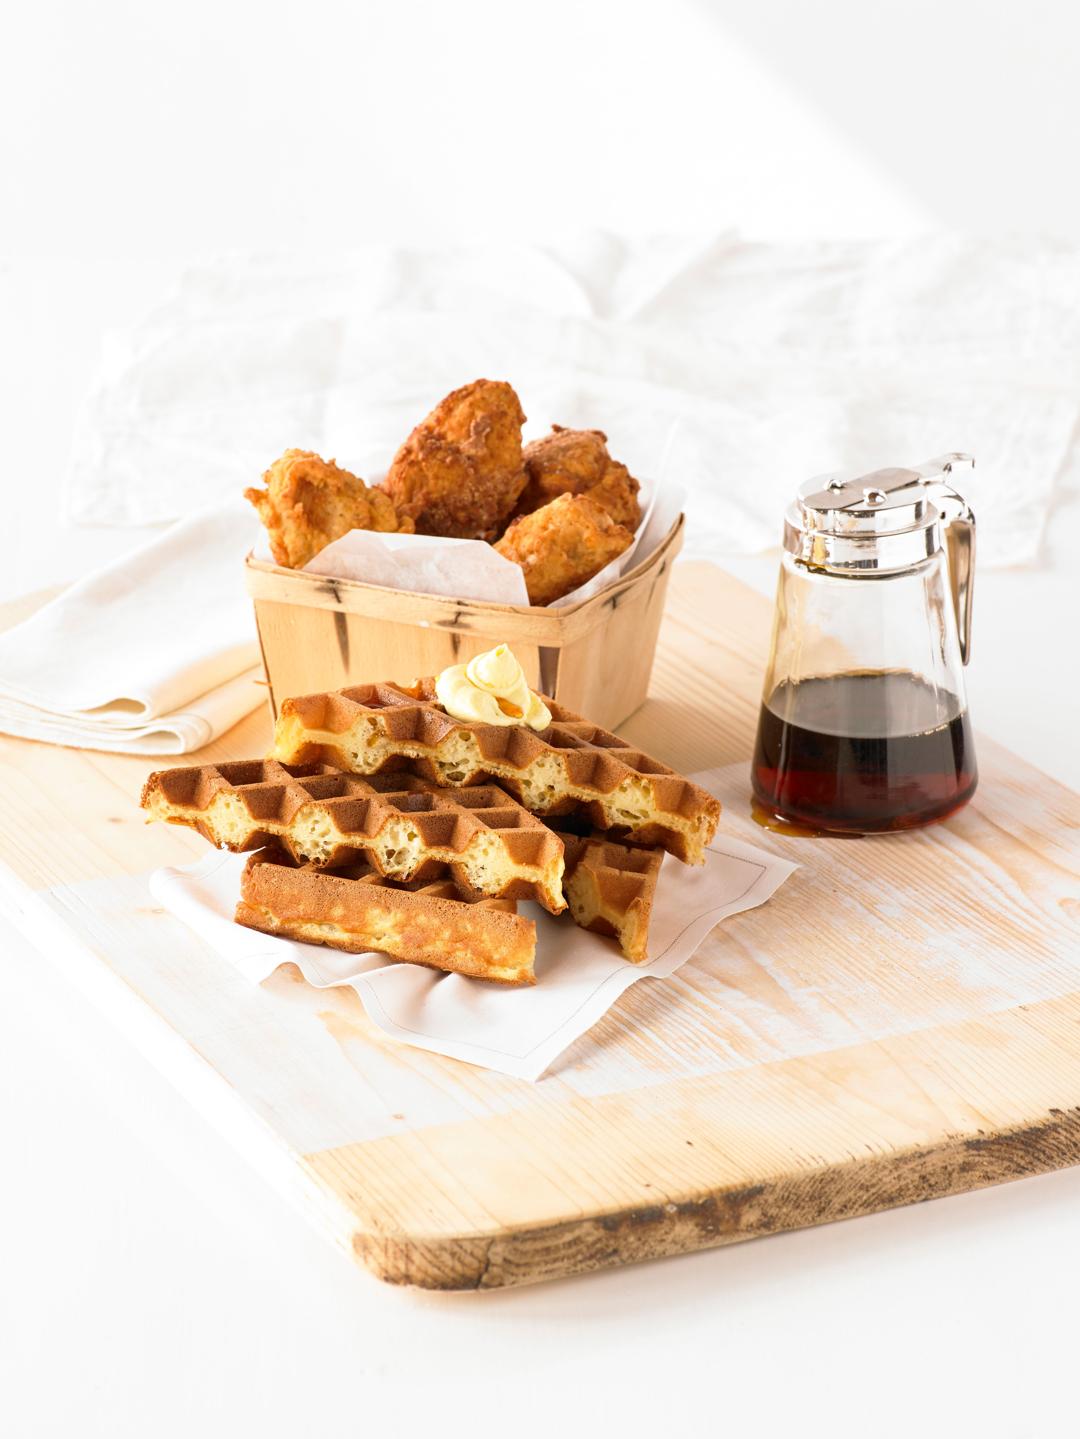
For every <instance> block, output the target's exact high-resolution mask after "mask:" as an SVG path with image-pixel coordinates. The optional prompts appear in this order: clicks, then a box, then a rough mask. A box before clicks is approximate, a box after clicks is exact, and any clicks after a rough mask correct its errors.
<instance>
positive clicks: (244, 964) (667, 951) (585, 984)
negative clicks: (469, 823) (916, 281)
mask: <svg viewBox="0 0 1080 1439" xmlns="http://www.w3.org/2000/svg"><path fill="white" fill-rule="evenodd" d="M695 778H696V780H697V782H698V783H699V784H702V785H704V786H705V787H706V788H708V787H709V783H710V781H715V780H716V778H717V773H716V772H715V771H713V772H710V773H708V774H704V775H697V776H695ZM246 861H247V856H246V855H236V854H220V853H217V852H215V853H213V854H209V855H207V856H206V858H205V859H202V860H200V861H199V862H198V863H196V864H193V865H189V866H186V867H185V868H182V869H159V870H156V871H155V872H154V873H153V874H152V875H151V877H150V891H151V893H152V894H153V896H154V898H155V899H156V900H157V901H158V902H159V903H160V904H162V905H164V907H165V908H166V909H168V910H170V911H171V912H172V913H173V914H175V915H176V916H177V918H178V919H181V920H183V921H184V923H185V924H187V925H188V926H189V927H190V928H191V929H192V930H194V931H195V933H196V934H198V935H199V937H200V938H201V939H203V940H204V941H205V942H206V943H207V944H208V945H209V946H210V947H211V949H213V950H215V951H216V953H217V954H219V955H220V956H221V958H222V959H223V960H225V961H226V962H227V963H228V964H230V965H232V966H234V967H235V968H236V969H237V970H238V971H239V972H240V973H241V974H242V975H243V976H244V978H245V979H247V980H248V981H250V982H251V983H252V984H260V983H261V982H262V981H263V980H264V979H268V978H269V976H270V975H271V974H273V973H274V971H275V970H276V969H278V968H280V966H281V965H283V964H289V963H292V964H295V965H297V966H298V968H299V969H300V971H301V973H302V974H303V976H304V978H305V979H306V980H307V982H308V983H309V984H311V985H314V986H315V987H316V988H317V989H329V988H333V987H335V986H337V985H348V986H350V987H351V988H352V989H353V990H355V992H356V993H357V994H358V995H359V997H360V1000H361V1002H362V1003H363V1005H364V1008H365V1009H366V1010H367V1014H368V1018H369V1019H371V1021H372V1022H373V1023H374V1024H376V1025H377V1026H378V1027H379V1028H380V1029H381V1030H383V1031H384V1032H385V1033H386V1034H389V1035H392V1036H393V1038H395V1039H398V1040H400V1041H402V1043H404V1044H411V1045H415V1046H416V1047H418V1048H420V1049H428V1050H432V1051H433V1052H434V1053H436V1054H446V1055H449V1056H450V1057H451V1058H453V1059H461V1060H465V1061H466V1062H467V1063H469V1064H477V1065H480V1066H482V1067H483V1068H485V1069H495V1070H498V1071H499V1072H500V1073H502V1074H512V1075H515V1076H516V1077H517V1078H519V1079H530V1080H533V1079H539V1078H540V1076H541V1075H542V1074H543V1073H544V1071H545V1070H546V1069H548V1068H549V1067H550V1065H551V1064H552V1063H553V1061H554V1060H555V1059H557V1058H558V1056H559V1055H560V1054H561V1053H562V1052H563V1050H565V1049H567V1048H568V1047H569V1045H570V1044H572V1043H573V1041H574V1040H575V1039H577V1038H578V1036H579V1035H582V1034H584V1033H585V1031H586V1030H588V1029H591V1028H592V1026H593V1025H594V1024H596V1023H597V1021H598V1020H600V1019H601V1018H602V1017H603V1015H605V1014H606V1013H607V1011H608V1010H609V1009H610V1008H611V1006H612V1005H613V1004H614V1003H615V1001H616V1000H617V999H618V997H619V995H620V994H622V993H623V991H624V990H625V989H628V988H629V987H630V985H632V984H636V983H637V981H638V980H639V979H646V978H650V977H651V978H654V979H665V978H667V976H668V975H671V974H674V973H675V971H676V970H677V969H679V968H680V967H681V966H682V965H683V964H685V963H686V961H687V960H688V959H690V958H691V956H692V955H693V953H694V951H695V950H696V949H697V948H698V946H699V945H700V944H701V942H702V940H703V939H704V938H705V937H706V935H708V934H709V933H710V931H711V930H712V929H713V928H714V927H715V925H716V924H717V923H718V922H719V921H720V920H722V919H726V918H727V917H728V915H732V914H739V913H741V912H742V911H743V910H746V909H753V908H755V907H756V906H757V905H759V904H764V903H765V901H766V900H767V899H769V897H770V896H771V895H772V894H774V893H775V892H776V890H777V889H779V887H780V885H781V884H783V882H784V880H786V879H787V877H788V876H789V875H790V874H791V873H792V872H793V871H794V870H795V869H796V868H797V866H796V865H794V864H791V863H790V862H789V861H787V860H784V859H779V858H778V857H777V856H776V855H771V854H766V853H765V851H763V850H759V849H756V848H755V847H754V846H752V845H749V844H745V843H744V842H743V841H741V840H737V839H734V838H733V837H731V836H730V835H726V834H722V835H718V836H717V837H716V839H715V840H714V841H713V842H712V844H711V845H710V846H709V849H708V853H707V856H706V862H705V864H704V866H702V867H697V866H690V865H685V864H680V863H679V861H678V860H675V859H672V858H671V857H670V856H667V857H666V858H665V860H664V864H663V868H662V870H661V872H660V879H659V882H658V884H657V887H656V899H655V901H654V904H653V912H652V919H651V924H650V927H649V931H650V949H651V951H652V953H653V954H654V955H655V958H654V959H652V960H650V961H649V962H648V963H647V964H641V965H634V964H629V963H628V962H627V961H626V960H625V959H623V957H622V956H621V954H620V953H619V950H618V947H617V946H616V944H615V943H614V941H613V940H608V939H605V938H603V937H602V936H600V935H595V934H590V933H587V932H585V931H584V930H580V929H578V928H577V926H576V925H575V924H574V923H573V921H572V920H571V919H570V917H569V916H568V915H562V916H560V917H558V918H556V917H555V916H553V915H550V914H548V913H547V912H546V911H545V910H542V909H541V908H540V907H539V905H534V904H522V905H521V906H520V913H522V914H524V915H528V917H529V918H531V919H535V920H536V931H537V947H536V973H537V979H538V983H537V984H536V985H535V986H530V987H528V988H520V989H511V988H503V987H502V986H500V985H495V984H485V983H483V982H482V981H478V980H474V979H468V978H466V977H465V976H464V975H460V974H441V973H439V972H438V971H435V970H430V969H424V968H422V967H421V966H419V965H415V964H396V963H394V962H393V961H391V960H388V959H387V958H386V956H385V955H380V954H359V955H358V954H345V953H343V952H341V951H339V950H334V949H327V948H324V947H322V946H321V945H314V944H301V943H299V942H297V941H295V940H290V939H278V938H276V937H275V936H273V935H267V934H262V933H260V932H259V931H257V930H251V929H245V928H244V927H243V926H242V925H239V924H236V923H234V921H233V912H234V911H235V909H236V901H237V899H238V897H239V894H240V874H241V871H242V870H243V868H244V865H245V863H246Z"/></svg>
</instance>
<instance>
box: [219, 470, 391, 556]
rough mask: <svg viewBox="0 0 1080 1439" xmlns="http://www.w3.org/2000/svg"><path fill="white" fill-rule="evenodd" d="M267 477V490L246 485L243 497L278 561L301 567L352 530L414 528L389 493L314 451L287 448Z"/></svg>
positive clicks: (265, 481)
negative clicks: (398, 510)
mask: <svg viewBox="0 0 1080 1439" xmlns="http://www.w3.org/2000/svg"><path fill="white" fill-rule="evenodd" d="M263 482H264V484H265V485H266V489H265V490H256V489H248V490H245V491H244V498H245V499H248V500H250V501H251V503H252V504H253V505H254V506H255V508H256V509H257V510H258V512H259V518H260V519H261V520H262V522H263V524H264V525H265V526H266V532H267V535H268V536H269V539H270V552H271V554H272V555H273V556H274V560H275V562H276V563H277V564H279V565H287V566H289V568H290V569H294V570H298V569H301V568H302V567H303V566H304V565H306V564H307V562H308V560H310V559H312V558H314V556H315V555H317V554H318V553H319V551H320V550H322V549H325V548H326V546H327V545H328V544H329V543H330V542H331V540H336V539H340V537H341V536H342V535H346V534H348V532H349V531H350V530H381V531H383V532H384V533H385V532H387V531H394V530H398V531H402V532H404V533H406V534H411V533H412V531H413V523H412V520H410V519H408V518H407V517H406V516H404V515H399V514H398V512H397V510H396V508H395V507H394V502H393V501H392V500H391V499H390V497H389V495H386V494H384V493H383V491H382V490H380V489H377V488H376V487H375V486H374V485H371V486H368V485H365V484H364V482H363V480H361V479H360V478H359V477H358V476H357V475H352V474H350V473H349V471H348V470H342V469H339V468H338V465H337V463H336V462H335V461H334V460H324V459H322V458H321V457H320V456H319V455H317V454H315V452H314V451H313V450H286V451H285V453H284V454H283V455H282V457H281V459H280V460H275V461H274V463H273V464H272V465H271V466H270V468H269V469H268V470H267V472H266V474H265V475H263Z"/></svg>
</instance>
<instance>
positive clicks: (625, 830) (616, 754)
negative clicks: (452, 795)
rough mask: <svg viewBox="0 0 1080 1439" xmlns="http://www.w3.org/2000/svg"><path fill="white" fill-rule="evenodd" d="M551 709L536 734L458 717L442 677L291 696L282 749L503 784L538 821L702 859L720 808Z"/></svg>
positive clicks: (442, 778) (279, 736) (659, 767)
mask: <svg viewBox="0 0 1080 1439" xmlns="http://www.w3.org/2000/svg"><path fill="white" fill-rule="evenodd" d="M549 707H550V709H551V715H552V723H551V724H550V725H549V726H548V727H547V729H545V730H542V731H540V732H539V733H538V732H537V731H536V730H532V729H528V728H527V727H525V726H524V725H488V724H475V723H462V722H460V721H458V720H455V719H452V718H451V716H450V715H448V714H447V713H446V711H445V710H444V709H443V708H442V706H441V705H439V704H437V703H436V702H435V700H434V681H433V680H418V681H417V683H416V684H415V685H413V686H412V687H411V688H408V689H405V688H403V687H401V686H399V685H393V684H377V685H360V686H358V687H357V688H355V689H346V690H338V691H337V692H335V693H331V694H317V695H306V696H304V697H303V698H300V699H288V700H286V701H285V703H284V704H283V705H282V707H281V714H280V715H279V717H278V722H277V728H276V731H275V735H274V748H273V754H274V757H275V758H276V759H278V760H281V761H283V762H285V763H287V764H288V763H300V762H304V761H312V760H324V761H329V762H330V763H333V764H337V765H340V766H341V768H342V769H347V770H351V771H354V772H355V773H358V774H373V773H377V772H379V771H381V770H384V769H386V768H388V767H394V766H397V767H399V768H404V767H406V766H407V767H408V768H409V769H411V770H412V771H414V772H416V773H419V774H422V775H424V776H426V777H427V778H429V779H431V780H433V781H434V782H435V783H437V784H440V785H468V784H474V783H475V782H476V781H478V780H485V779H489V780H491V779H493V780H497V781H498V783H499V784H500V785H502V786H503V787H504V788H505V789H508V790H509V791H510V792H511V793H512V794H514V795H516V796H517V798H518V799H519V800H520V801H521V803H522V804H523V805H524V806H525V808H526V809H527V810H530V811H531V812H532V813H533V814H542V815H561V814H577V815H579V816H580V817H582V818H584V819H585V820H587V821H588V823H589V824H590V825H591V826H592V827H593V828H594V829H598V830H611V831H613V832H615V833H616V834H621V835H627V836H629V837H631V838H632V839H633V840H634V841H635V842H636V843H640V844H645V845H655V846H659V847H661V848H663V849H666V850H668V851H669V852H670V853H671V854H673V855H675V856H677V858H679V859H681V860H685V861H686V862H687V863H689V864H702V863H704V859H705V846H706V845H707V844H708V842H709V840H710V839H711V838H712V836H713V834H714V833H715V832H716V824H717V820H718V819H719V816H720V804H719V802H718V801H717V800H715V799H714V798H713V796H712V795H711V794H708V793H706V791H705V790H703V789H700V788H699V787H698V786H697V785H695V784H691V783H690V781H689V780H686V779H683V777H682V776H681V775H679V774H676V773H675V772H674V770H671V769H669V768H668V767H667V765H664V764H661V763H660V762H659V760H655V759H652V758H651V757H650V756H649V755H647V754H642V752H641V751H640V750H636V749H634V748H633V747H632V746H631V745H629V744H627V743H626V741H625V740H621V739H619V737H618V736H617V735H613V734H609V733H608V731H607V730H602V729H599V728H598V727H597V726H596V725H594V724H589V722H588V721H587V720H584V719H582V718H581V717H580V715H576V714H574V713H573V712H572V711H570V710H566V709H563V708H562V706H561V705H557V704H551V703H550V701H549Z"/></svg>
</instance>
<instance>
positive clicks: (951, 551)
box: [937, 455, 975, 664]
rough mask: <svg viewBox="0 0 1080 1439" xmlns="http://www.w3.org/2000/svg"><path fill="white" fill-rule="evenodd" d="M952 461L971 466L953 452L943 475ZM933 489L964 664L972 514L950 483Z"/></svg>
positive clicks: (968, 649)
mask: <svg viewBox="0 0 1080 1439" xmlns="http://www.w3.org/2000/svg"><path fill="white" fill-rule="evenodd" d="M954 463H963V464H967V465H969V466H971V467H972V468H974V465H975V461H974V460H973V459H971V458H970V457H969V456H968V455H956V456H953V457H952V458H951V459H949V458H946V459H945V461H944V463H943V464H942V470H943V471H944V473H945V474H947V475H948V474H951V473H952V468H953V464H954ZM937 492H938V498H939V500H940V503H941V513H942V516H943V518H944V520H945V525H944V539H945V553H946V556H947V558H948V562H949V589H950V591H951V592H952V602H953V610H954V612H955V614H956V630H957V634H958V635H959V637H960V659H961V661H962V662H963V663H964V664H967V662H968V660H969V659H970V658H971V608H972V599H973V594H974V589H975V516H974V514H973V513H972V509H971V506H970V505H969V504H968V502H967V501H966V500H965V499H964V497H963V496H962V495H958V494H957V493H956V491H955V490H954V489H953V487H952V486H951V485H949V484H945V483H944V482H943V481H938V484H937Z"/></svg>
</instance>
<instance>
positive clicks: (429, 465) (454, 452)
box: [384, 380, 525, 539]
mask: <svg viewBox="0 0 1080 1439" xmlns="http://www.w3.org/2000/svg"><path fill="white" fill-rule="evenodd" d="M524 421H525V416H524V414H523V413H522V409H521V404H520V403H519V401H518V397H517V395H516V394H515V393H514V390H513V387H512V386H511V385H508V384H506V383H505V382H504V381H502V380H474V381H473V383H472V384H471V385H465V386H464V387H463V388H462V389H460V390H455V391H454V392H453V393H452V394H450V395H447V397H446V399H445V400H443V401H442V402H441V403H440V404H438V405H436V406H435V408H434V409H433V410H432V412H431V414H430V415H428V417H427V419H426V420H424V421H423V422H422V423H421V424H419V425H417V427H416V429H415V430H413V432H412V434H411V435H410V436H409V438H408V439H407V440H406V441H405V443H404V444H403V445H402V447H401V449H400V450H398V452H397V454H396V455H395V456H394V462H393V464H392V465H391V466H390V473H389V474H388V475H387V477H386V479H385V481H384V487H385V489H386V492H387V494H388V495H389V496H390V498H391V499H392V500H393V501H394V503H395V504H396V505H397V507H398V509H399V510H400V511H401V512H402V514H405V515H410V516H411V517H412V519H413V520H414V521H415V522H416V528H417V530H418V531H419V532H420V534H422V535H451V536H454V537H456V538H459V539H494V538H495V536H496V535H497V534H498V533H499V531H500V529H501V528H502V525H503V522H504V521H505V520H506V518H507V517H508V516H509V514H510V513H511V511H512V510H513V508H514V505H515V503H516V501H517V498H518V496H519V495H520V494H521V491H522V489H523V488H524V485H525V470H524V468H523V466H522V463H521V426H522V425H523V424H524Z"/></svg>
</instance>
